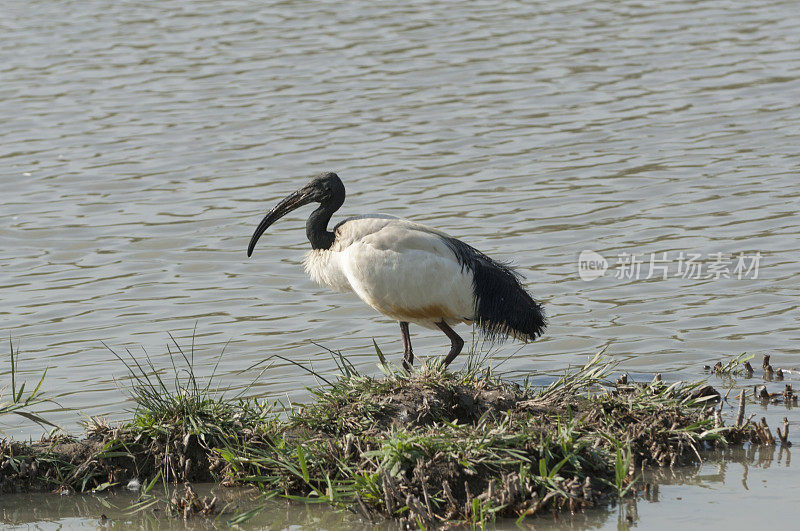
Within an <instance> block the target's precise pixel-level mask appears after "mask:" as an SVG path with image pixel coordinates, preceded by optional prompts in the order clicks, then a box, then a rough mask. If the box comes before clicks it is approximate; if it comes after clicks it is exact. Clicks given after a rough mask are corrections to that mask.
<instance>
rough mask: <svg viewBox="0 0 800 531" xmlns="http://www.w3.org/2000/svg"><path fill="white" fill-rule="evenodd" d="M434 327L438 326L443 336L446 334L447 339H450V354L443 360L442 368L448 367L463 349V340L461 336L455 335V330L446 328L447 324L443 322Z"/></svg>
mask: <svg viewBox="0 0 800 531" xmlns="http://www.w3.org/2000/svg"><path fill="white" fill-rule="evenodd" d="M436 326H438V327H439V329H440V330H441V331H442V332H444V333H445V334H447V337H449V338H450V343H451V345H450V352H449V353H448V354H447V357H446V358H445V359H444V367H445V368H446V367H447V366H448V365H450V362H451V361H453V360H454V359H456V356H458V355H459V353H460V352H461V349H462V348H464V340H463V339H461V336H459V335H458V334H456V332H455V330H453V329H452V328H450V326H448V324H447V323H445V322H444V321H439V322H438V323H436Z"/></svg>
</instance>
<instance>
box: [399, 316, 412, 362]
mask: <svg viewBox="0 0 800 531" xmlns="http://www.w3.org/2000/svg"><path fill="white" fill-rule="evenodd" d="M400 331H401V332H403V368H404V369H405V370H407V371H411V366H412V365H414V352H413V351H412V350H411V336H410V335H409V334H408V323H407V322H405V321H401V322H400Z"/></svg>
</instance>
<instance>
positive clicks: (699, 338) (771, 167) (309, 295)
mask: <svg viewBox="0 0 800 531" xmlns="http://www.w3.org/2000/svg"><path fill="white" fill-rule="evenodd" d="M798 15H800V5H798V4H797V3H796V2H791V1H783V2H781V1H766V2H759V3H756V4H748V5H744V4H742V3H740V2H734V1H722V2H703V1H680V2H670V3H665V4H660V5H655V4H649V3H644V4H643V3H640V2H616V1H614V2H609V1H593V2H589V1H586V0H576V1H570V2H556V3H553V2H537V3H527V2H521V3H516V2H494V1H482V2H472V3H468V4H458V5H451V4H435V3H431V2H411V3H402V4H397V5H387V4H373V3H369V2H349V3H347V4H339V3H319V2H303V1H301V2H277V3H270V4H267V3H263V2H245V1H232V2H216V1H210V2H202V3H194V2H185V1H182V0H178V1H173V2H158V3H152V2H137V1H124V2H113V3H107V2H97V1H86V2H71V1H48V2H40V1H32V2H22V1H17V0H11V1H8V2H4V3H3V4H2V5H0V29H1V31H2V36H3V38H2V39H0V116H2V127H0V182H2V190H3V192H4V193H3V194H2V196H0V302H1V303H2V304H0V332H2V334H3V335H11V336H12V337H13V339H14V342H15V344H16V343H17V342H18V343H19V345H20V347H21V352H22V355H23V360H22V368H23V376H25V377H26V378H28V379H33V378H35V377H36V375H38V374H39V373H40V372H41V371H42V370H43V369H44V368H45V367H49V372H48V378H47V380H46V382H45V388H46V391H47V392H48V393H49V394H50V396H53V397H54V398H55V399H56V400H57V402H58V404H57V405H53V406H51V409H52V411H50V412H49V413H48V418H51V419H52V420H53V421H55V422H57V423H59V424H60V425H62V426H64V427H65V428H66V429H68V430H71V431H78V430H79V429H80V428H79V426H78V425H77V420H78V419H79V418H80V416H81V415H103V416H108V417H111V418H115V419H119V418H124V417H125V415H126V414H127V413H126V409H127V408H129V407H130V404H129V403H128V402H127V401H126V397H125V395H124V393H123V392H121V391H120V389H119V385H118V384H117V383H116V382H117V381H120V382H122V385H124V378H125V371H124V369H123V368H122V367H121V365H120V364H119V362H118V361H116V360H115V359H114V358H113V356H112V355H111V354H110V353H109V352H108V351H106V350H105V349H104V348H103V346H102V345H101V343H100V342H101V340H102V341H105V342H106V343H108V344H109V345H110V346H112V347H114V348H116V349H120V350H122V349H124V347H131V348H132V349H133V352H134V353H141V347H144V348H146V349H147V350H148V352H150V354H151V355H154V356H155V358H156V363H157V364H162V365H166V364H167V362H166V360H164V359H163V356H162V352H164V348H163V345H164V344H165V343H166V342H167V339H168V337H167V331H172V332H173V333H174V334H175V335H176V337H178V338H179V339H180V340H181V341H182V342H184V343H185V344H188V343H189V342H190V339H189V338H190V337H191V335H192V330H193V328H194V326H195V324H197V338H196V341H197V343H198V345H199V348H198V350H197V352H196V354H195V360H196V364H197V366H198V372H200V373H208V372H210V370H211V367H212V366H213V363H214V361H215V356H216V355H217V354H218V353H219V351H220V350H221V349H222V346H223V345H224V344H225V342H226V341H228V340H232V343H231V344H230V345H229V347H228V348H227V352H226V355H225V359H224V362H223V364H222V368H221V381H222V383H223V384H224V385H231V386H232V387H233V389H234V390H236V389H242V388H244V387H245V386H246V385H247V384H249V383H250V381H251V380H252V378H253V372H252V371H249V372H247V371H246V372H244V373H242V372H241V371H242V370H243V369H245V368H247V367H249V366H251V365H252V364H253V363H255V362H257V361H259V360H261V359H263V358H265V357H266V356H268V355H270V354H273V353H281V354H283V355H285V356H288V357H291V358H292V359H294V360H296V361H299V362H311V363H313V366H314V368H315V369H316V370H318V371H321V372H322V374H329V373H332V372H333V371H335V367H334V363H333V362H332V361H331V359H330V357H329V355H328V353H327V352H325V351H324V350H323V349H321V348H318V347H316V346H314V345H313V344H311V343H310V341H312V340H314V341H316V342H319V343H321V344H323V345H325V346H328V347H331V348H335V349H341V350H343V351H344V352H346V353H347V354H348V355H349V356H350V359H351V361H353V363H354V364H355V365H356V366H357V367H358V368H359V369H360V370H362V371H364V372H374V371H375V358H374V352H373V349H372V346H371V342H372V338H375V340H376V341H377V342H378V343H379V344H380V345H381V346H382V347H383V350H384V352H386V353H387V354H390V355H391V356H394V357H395V358H396V357H399V354H400V352H401V345H400V334H399V328H398V327H397V325H396V323H393V322H389V321H387V320H386V319H384V318H382V317H381V316H380V315H376V314H374V313H373V312H372V310H370V309H369V308H368V307H366V306H364V305H363V304H362V303H361V302H360V301H358V300H357V299H356V298H355V297H354V296H348V295H341V294H334V293H329V292H328V291H326V290H325V289H322V288H319V287H318V286H316V285H314V284H312V283H311V281H310V280H308V279H307V278H306V276H305V275H304V274H303V273H302V270H301V267H300V261H301V259H302V256H303V253H304V252H305V250H306V248H307V247H308V244H307V242H306V241H305V236H304V232H303V228H302V227H303V216H304V215H306V214H307V212H306V211H300V212H297V213H295V214H294V215H291V216H289V217H288V218H287V219H285V220H284V221H282V222H280V223H279V224H277V225H276V226H275V227H274V228H271V229H270V231H269V233H268V234H267V235H265V237H263V238H262V240H261V243H260V247H259V249H258V250H257V252H256V254H255V255H254V257H253V258H251V259H247V258H246V256H245V248H246V245H247V242H248V239H249V237H250V234H251V233H252V230H253V228H254V226H255V224H257V223H258V221H259V220H260V217H261V215H262V214H263V212H264V211H265V210H266V209H268V208H269V207H271V206H272V205H273V204H274V203H275V202H276V201H277V200H278V199H280V198H281V197H283V195H284V194H286V193H288V192H290V191H292V190H294V189H295V188H296V187H297V186H298V185H300V184H302V183H304V182H305V180H306V179H307V177H308V176H310V175H312V174H314V173H316V172H319V171H323V170H336V171H338V172H339V174H340V175H341V177H342V178H343V180H344V182H345V185H346V186H347V189H348V194H349V195H348V200H347V202H346V203H345V206H344V208H343V209H342V215H343V216H344V215H350V214H357V213H364V212H376V211H379V212H386V213H390V214H395V215H400V216H403V217H408V218H411V219H413V220H415V221H421V222H424V223H428V224H431V225H433V226H436V227H437V228H439V229H442V230H445V231H447V232H449V233H450V234H452V235H453V236H456V237H459V238H461V239H463V240H465V241H467V242H469V243H471V244H473V245H475V246H476V247H478V248H480V249H481V250H483V251H485V252H486V253H488V254H490V255H492V256H494V257H496V258H500V259H506V260H511V261H513V262H514V263H516V264H517V265H518V266H519V268H520V271H522V272H523V273H524V274H525V275H526V277H527V279H528V286H529V287H530V289H531V290H532V291H533V292H534V293H535V294H536V295H537V296H538V297H539V298H541V299H542V300H543V301H544V302H545V304H546V306H547V309H548V311H549V314H550V320H551V326H550V329H549V331H548V333H547V335H546V336H545V337H544V338H543V339H542V340H540V341H537V342H536V343H534V344H530V345H526V346H524V347H522V348H521V349H520V350H519V351H517V349H518V346H517V345H514V344H506V345H503V346H502V347H501V349H500V353H499V355H500V356H504V355H509V354H512V353H515V352H516V355H515V356H514V357H513V358H512V359H511V360H509V361H508V362H506V363H505V364H504V365H503V366H502V368H503V370H506V371H508V372H509V373H511V375H514V374H521V373H523V372H528V371H532V370H534V371H541V372H542V374H543V376H542V377H543V378H546V375H547V374H553V373H556V372H559V371H561V370H563V368H564V367H566V366H567V365H569V364H573V363H578V362H582V361H584V359H585V356H586V355H587V354H590V353H593V352H595V351H596V350H598V349H599V348H602V347H604V346H607V347H608V350H607V352H608V353H609V355H610V356H612V357H614V358H617V359H620V360H621V361H623V364H624V366H625V367H626V368H628V369H630V370H631V371H633V372H636V371H640V372H648V371H659V372H662V373H664V374H665V375H669V376H668V377H669V378H671V379H678V378H695V377H697V376H698V375H699V367H701V366H702V365H703V364H705V363H709V362H712V361H716V360H717V359H719V357H720V356H722V355H726V354H738V353H740V352H744V351H747V352H753V353H757V354H760V353H762V352H772V353H773V360H774V362H775V363H778V364H780V363H782V364H784V365H790V364H797V363H800V362H798V361H797V354H798V348H797V344H798V336H799V335H800V334H798V324H800V323H799V322H800V312H798V294H799V293H798V287H797V286H798V282H797V274H798V267H797V261H798V258H800V244H798V235H799V234H800V215H798V212H797V202H798V198H799V197H800V187H798V177H797V174H798V161H800V128H798V119H799V118H800V116H799V113H798V110H800V66H798V65H800V38H798V33H797V31H796V23H795V21H796V20H797V18H798ZM335 220H336V218H335ZM335 220H334V221H335ZM584 250H591V251H595V252H597V253H600V254H601V255H602V256H603V257H605V258H606V259H607V260H608V262H609V269H608V271H607V272H606V274H605V276H603V277H602V278H598V279H595V280H592V281H584V280H581V277H580V275H579V267H578V257H579V254H580V253H581V252H582V251H584ZM623 253H629V254H630V253H633V254H636V255H638V258H639V260H641V261H642V262H643V263H642V265H641V266H640V267H641V269H640V270H639V271H638V272H635V271H633V270H631V269H629V268H626V260H627V259H626V258H625V255H624V254H623ZM662 253H667V255H666V256H664V255H663V254H662ZM681 253H683V254H684V257H689V256H690V254H696V255H699V256H698V258H697V260H698V261H700V262H701V263H702V269H701V270H700V272H698V271H697V270H692V271H691V272H689V274H687V271H686V269H684V270H683V271H682V270H680V269H679V268H681V267H683V266H685V265H686V264H685V262H684V261H683V260H681V259H680V256H681ZM717 253H723V254H722V255H719V256H718V255H717ZM756 253H758V256H760V258H759V263H758V265H759V269H758V273H757V278H756V275H755V272H754V271H753V270H752V269H751V270H750V271H749V272H745V274H744V275H741V273H742V271H739V274H737V272H736V264H737V259H738V257H739V256H740V255H743V257H744V258H745V259H752V258H753V257H755V256H756ZM662 258H666V259H667V262H664V263H662V262H659V261H658V260H660V259H662ZM651 259H653V260H654V262H653V264H654V265H662V266H665V267H667V271H666V275H665V276H666V278H663V276H664V275H662V274H661V273H662V270H660V269H656V270H655V271H651V270H650V265H651V264H650V260H651ZM714 262H717V268H716V269H714V267H715V266H714ZM720 264H721V265H722V266H724V268H723V269H722V270H724V271H727V273H728V274H729V276H731V277H732V278H725V275H724V274H719V273H715V271H717V272H718V271H720V270H721V269H720V267H719V265H720ZM749 265H751V266H752V265H753V264H752V260H751V263H750V264H749ZM648 275H649V276H650V277H651V278H646V277H647V276H648ZM716 276H721V277H722V278H715V277H716ZM737 276H743V277H744V278H741V279H740V278H737ZM618 277H619V278H618ZM637 277H638V278H637ZM461 331H462V332H464V335H466V336H468V335H469V331H468V330H466V329H462V330H461ZM412 333H415V335H414V338H413V339H414V341H415V347H416V350H417V352H418V353H419V354H422V355H426V354H436V355H439V354H441V353H443V352H444V351H445V350H446V345H447V343H448V341H447V339H446V338H444V337H443V336H441V335H439V334H436V333H434V332H430V331H423V330H419V329H412ZM137 349H138V350H137ZM0 371H1V372H0V376H1V377H2V378H3V380H2V382H3V384H5V382H6V380H7V374H8V366H7V364H3V365H2V367H1V368H0ZM314 383H315V382H314V379H313V377H311V376H310V375H309V374H306V373H304V372H302V371H300V370H298V369H297V368H296V367H295V366H293V365H291V364H288V363H279V364H277V365H276V366H275V367H273V368H272V369H271V370H270V371H269V372H268V373H266V374H264V375H263V376H262V377H261V379H260V381H259V383H258V385H257V386H256V387H255V388H254V392H257V393H260V394H264V395H269V396H274V397H280V396H285V395H286V394H288V395H289V396H290V397H291V398H292V399H295V400H301V399H303V398H304V397H305V396H306V391H305V390H304V388H305V387H306V386H308V385H314ZM1 422H2V425H1V426H0V428H1V429H3V430H4V431H5V432H6V433H9V434H12V435H15V436H24V435H29V434H30V435H34V436H38V434H39V433H40V432H41V430H40V428H38V427H37V426H35V425H33V426H31V425H28V424H23V423H22V421H21V419H17V418H4V419H2V421H1Z"/></svg>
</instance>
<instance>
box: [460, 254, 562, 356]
mask: <svg viewBox="0 0 800 531" xmlns="http://www.w3.org/2000/svg"><path fill="white" fill-rule="evenodd" d="M448 243H449V244H450V248H451V249H452V250H453V252H454V253H455V254H456V257H457V258H458V261H459V262H460V263H461V265H462V267H466V268H468V269H470V270H471V271H472V287H473V292H474V294H475V319H474V321H475V323H476V324H477V325H478V327H479V328H480V329H481V331H482V332H483V335H484V336H485V337H486V338H487V339H489V340H490V341H494V340H498V339H499V340H502V339H504V338H505V337H508V336H511V337H513V338H515V339H520V340H523V341H533V340H534V339H536V338H537V337H539V336H541V335H542V333H543V332H544V329H545V328H546V327H547V316H546V315H545V312H544V308H543V307H542V305H541V304H540V303H539V302H537V301H536V300H535V299H534V298H533V297H532V296H531V295H530V294H529V293H528V292H527V291H526V290H525V288H524V287H522V284H521V283H520V280H521V279H522V276H521V275H520V274H519V273H517V272H516V271H514V269H513V268H512V267H511V266H509V265H508V264H504V263H501V262H497V261H495V260H492V259H491V258H489V257H488V256H486V255H485V254H483V253H482V252H480V251H478V250H477V249H475V248H474V247H472V246H470V245H467V244H466V243H464V242H462V241H460V240H456V239H455V238H453V239H452V240H451V241H450V242H448Z"/></svg>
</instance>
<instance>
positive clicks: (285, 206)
mask: <svg viewBox="0 0 800 531" xmlns="http://www.w3.org/2000/svg"><path fill="white" fill-rule="evenodd" d="M313 201H314V197H313V194H312V191H311V190H308V189H307V188H301V189H300V190H298V191H296V192H295V193H293V194H292V195H290V196H289V197H287V198H286V199H284V200H283V201H281V202H280V203H278V204H277V205H275V208H273V209H272V210H270V211H269V212H267V215H266V216H264V219H262V220H261V223H259V224H258V227H256V231H255V232H254V233H253V237H252V238H250V245H248V246H247V256H248V257H249V256H250V255H252V254H253V249H255V247H256V243H257V242H258V239H259V238H260V237H261V235H262V234H264V231H266V230H267V229H268V228H269V226H270V225H272V224H273V223H275V222H276V221H278V220H279V219H281V218H282V217H283V216H285V215H286V214H288V213H289V212H291V211H292V210H295V209H297V208H300V207H301V206H303V205H307V204H309V203H311V202H313Z"/></svg>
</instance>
